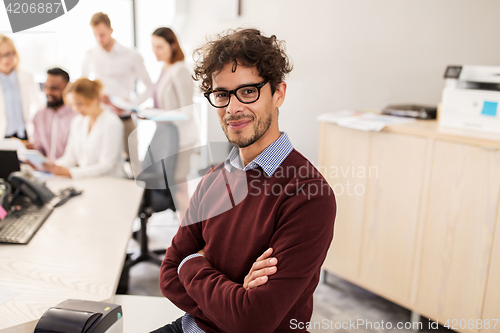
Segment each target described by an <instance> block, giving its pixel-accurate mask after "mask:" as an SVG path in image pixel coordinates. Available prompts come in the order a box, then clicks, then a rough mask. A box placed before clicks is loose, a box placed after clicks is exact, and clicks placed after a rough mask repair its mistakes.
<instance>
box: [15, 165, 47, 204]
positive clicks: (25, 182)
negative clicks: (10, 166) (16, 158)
mask: <svg viewBox="0 0 500 333" xmlns="http://www.w3.org/2000/svg"><path fill="white" fill-rule="evenodd" d="M8 181H9V182H10V183H11V184H12V186H13V187H15V188H16V192H14V195H17V194H18V193H19V192H20V193H22V194H24V195H26V196H27V197H28V198H30V199H31V201H32V202H33V203H35V204H37V205H38V206H43V205H45V204H46V203H47V202H49V201H50V200H52V199H53V198H54V196H55V195H54V193H52V191H51V190H49V189H48V188H47V186H45V184H44V183H42V182H41V181H39V180H38V179H37V178H36V177H35V176H34V175H33V174H32V173H31V172H29V171H27V170H24V171H17V172H13V173H11V174H10V175H9V178H8Z"/></svg>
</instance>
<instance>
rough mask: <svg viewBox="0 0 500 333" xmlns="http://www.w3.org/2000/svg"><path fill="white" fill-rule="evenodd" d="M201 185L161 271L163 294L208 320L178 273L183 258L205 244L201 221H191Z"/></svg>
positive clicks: (195, 219) (195, 218) (192, 199)
mask: <svg viewBox="0 0 500 333" xmlns="http://www.w3.org/2000/svg"><path fill="white" fill-rule="evenodd" d="M200 185H201V184H199V185H198V188H197V190H196V191H195V194H194V195H193V197H192V198H191V201H190V204H189V207H188V209H187V210H186V214H185V216H184V219H183V221H182V224H181V226H180V227H179V230H177V233H176V235H175V236H174V238H173V239H172V244H171V245H170V247H169V248H168V249H167V252H166V254H165V258H164V259H163V262H162V265H161V271H160V290H161V292H162V294H163V296H165V297H167V298H168V299H169V300H170V301H171V302H172V303H174V304H175V305H176V306H177V307H178V308H180V309H182V310H184V311H186V312H187V313H189V314H190V315H193V316H196V317H198V318H201V319H202V320H208V318H207V317H206V315H205V314H204V313H203V311H201V309H200V307H199V306H198V304H197V303H196V302H195V301H194V300H193V299H192V298H191V297H190V296H189V295H188V294H187V293H186V290H185V289H184V286H183V285H182V283H181V282H180V280H179V275H178V274H177V269H178V267H179V265H180V263H181V262H182V260H183V259H184V258H186V257H187V256H189V255H191V254H193V253H197V252H198V251H199V250H201V249H203V247H204V246H205V241H204V240H203V236H202V229H201V222H200V223H194V224H193V223H189V221H197V209H196V208H195V207H198V206H197V202H198V193H199V188H200ZM190 260H193V259H190ZM190 260H188V261H190ZM211 321H213V320H211Z"/></svg>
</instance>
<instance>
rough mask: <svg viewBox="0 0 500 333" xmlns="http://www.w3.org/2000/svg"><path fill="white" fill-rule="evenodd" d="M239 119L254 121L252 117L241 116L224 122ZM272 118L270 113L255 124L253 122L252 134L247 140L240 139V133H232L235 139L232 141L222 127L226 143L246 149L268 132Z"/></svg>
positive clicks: (225, 129)
mask: <svg viewBox="0 0 500 333" xmlns="http://www.w3.org/2000/svg"><path fill="white" fill-rule="evenodd" d="M240 119H251V120H252V121H253V120H254V119H255V117H254V116H246V117H245V116H242V117H231V118H229V119H227V120H225V121H230V120H231V121H235V120H240ZM272 120H273V117H272V115H271V113H269V114H268V116H267V117H266V118H261V119H259V120H258V121H257V122H256V123H255V122H254V125H253V134H252V135H251V136H250V137H249V138H240V137H239V136H240V134H241V132H242V131H236V132H234V134H235V136H236V139H234V140H232V139H231V138H229V135H228V129H227V126H226V127H224V126H223V127H222V130H223V131H224V134H226V138H227V139H228V141H229V142H230V143H232V144H234V145H236V146H238V147H240V148H245V147H248V146H250V145H252V144H254V143H255V142H257V141H258V140H259V139H260V138H261V137H262V136H263V135H264V134H266V132H267V131H268V130H269V127H271V123H272Z"/></svg>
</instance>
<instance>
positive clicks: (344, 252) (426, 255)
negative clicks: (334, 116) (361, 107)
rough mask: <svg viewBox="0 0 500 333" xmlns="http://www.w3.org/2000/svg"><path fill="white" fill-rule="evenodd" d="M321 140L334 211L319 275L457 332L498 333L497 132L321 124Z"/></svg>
mask: <svg viewBox="0 0 500 333" xmlns="http://www.w3.org/2000/svg"><path fill="white" fill-rule="evenodd" d="M320 138H321V141H320V149H319V169H320V171H322V172H323V174H324V176H325V178H326V179H327V180H328V182H329V183H330V185H331V186H332V188H333V190H334V191H335V195H336V199H337V207H338V210H337V218H336V221H335V235H334V239H333V242H332V246H331V247H330V250H329V252H328V256H327V258H326V260H325V264H324V268H325V269H326V270H327V271H329V272H332V273H335V274H337V275H339V276H341V277H343V278H345V279H347V280H349V281H351V282H353V283H355V284H358V285H360V286H362V287H363V288H365V289H368V290H370V291H372V292H374V293H376V294H378V295H380V296H383V297H385V298H387V299H389V300H391V301H393V302H396V303H399V304H401V305H402V306H404V307H406V308H408V309H411V310H413V311H415V312H417V313H419V314H422V315H424V316H426V317H428V318H431V319H434V320H439V323H440V324H445V323H446V321H447V320H450V321H449V324H450V326H452V327H454V329H455V330H457V331H459V332H467V333H484V332H488V333H489V332H496V333H500V322H497V324H496V328H495V329H493V328H492V327H493V326H494V324H495V323H494V322H493V320H499V319H500V135H496V134H486V133H475V132H471V131H465V130H456V129H446V128H441V127H439V126H438V124H437V122H436V121H416V122H414V123H409V124H402V125H391V126H387V127H386V128H384V129H383V130H382V131H381V132H364V131H358V130H354V129H348V128H344V127H340V126H337V125H334V124H330V123H322V124H321V136H320ZM453 320H455V321H453ZM486 321H489V323H490V325H489V326H490V329H487V328H485V326H484V325H482V328H480V326H481V325H480V324H481V323H483V324H484V323H485V322H486ZM457 322H458V324H456V323H457ZM472 322H474V324H472ZM464 323H467V324H464Z"/></svg>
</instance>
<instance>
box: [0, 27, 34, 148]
mask: <svg viewBox="0 0 500 333" xmlns="http://www.w3.org/2000/svg"><path fill="white" fill-rule="evenodd" d="M18 65H19V54H18V53H17V50H16V47H15V45H14V43H13V42H12V40H11V39H10V38H9V37H7V36H5V35H0V140H1V139H2V138H10V137H17V138H19V139H23V140H26V139H28V134H27V132H31V131H28V127H29V126H28V120H29V119H30V116H31V115H33V114H35V112H36V110H38V108H39V107H41V102H40V100H39V93H40V91H39V89H38V87H37V86H36V85H35V82H34V81H33V77H32V76H31V75H30V74H28V73H26V72H24V71H21V70H19V69H18Z"/></svg>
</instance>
